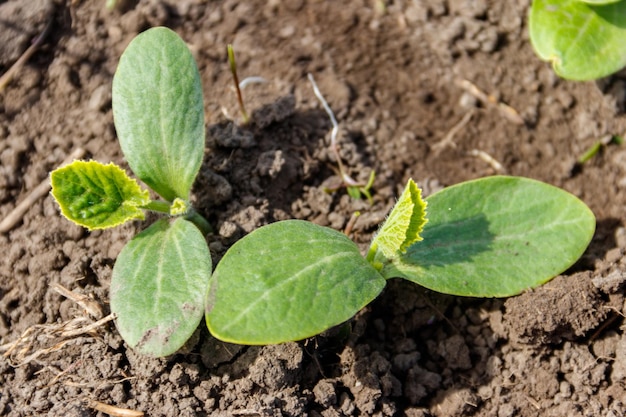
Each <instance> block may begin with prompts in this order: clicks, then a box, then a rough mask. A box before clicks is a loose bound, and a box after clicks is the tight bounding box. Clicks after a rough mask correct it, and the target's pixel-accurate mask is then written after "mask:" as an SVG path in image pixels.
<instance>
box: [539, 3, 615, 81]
mask: <svg viewBox="0 0 626 417" xmlns="http://www.w3.org/2000/svg"><path fill="white" fill-rule="evenodd" d="M589 3H591V2H582V1H579V0H534V1H533V3H532V6H531V9H530V15H529V22H528V26H529V30H530V40H531V43H532V45H533V47H534V49H535V51H536V52H537V55H539V57H540V58H541V59H544V60H546V61H550V62H551V63H552V65H553V67H554V71H555V72H556V73H557V74H559V75H560V76H561V77H563V78H568V79H572V80H593V79H597V78H601V77H605V76H607V75H610V74H612V73H614V72H616V71H618V70H620V69H621V68H623V67H624V66H626V41H624V39H626V0H621V1H617V2H612V3H611V4H608V3H610V2H608V1H606V0H604V1H603V3H604V4H600V3H601V2H594V3H597V4H589Z"/></svg>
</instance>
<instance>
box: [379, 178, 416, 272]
mask: <svg viewBox="0 0 626 417" xmlns="http://www.w3.org/2000/svg"><path fill="white" fill-rule="evenodd" d="M426 222H427V220H426V203H425V202H424V200H422V191H421V190H420V189H419V187H418V186H417V184H415V182H414V181H413V180H412V179H409V182H408V183H407V185H406V187H405V189H404V191H403V192H402V195H401V196H400V199H399V200H398V201H397V202H396V205H395V206H394V207H393V209H392V210H391V213H389V216H388V217H387V220H385V222H384V223H383V225H382V226H381V228H380V230H379V231H378V233H377V234H376V237H374V240H373V241H372V244H371V246H370V250H369V253H368V256H367V258H368V260H369V261H370V262H372V264H373V265H375V266H376V267H377V268H382V266H383V264H384V263H386V262H388V261H389V260H391V259H393V258H396V257H398V256H399V255H401V254H403V253H405V252H406V250H407V248H408V247H410V246H411V245H413V244H414V243H415V242H419V241H420V240H422V238H421V237H420V233H421V231H422V229H423V228H424V225H425V224H426Z"/></svg>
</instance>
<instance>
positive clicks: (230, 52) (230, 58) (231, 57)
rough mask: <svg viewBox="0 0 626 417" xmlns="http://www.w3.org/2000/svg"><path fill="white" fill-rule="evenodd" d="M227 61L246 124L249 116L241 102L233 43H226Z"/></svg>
mask: <svg viewBox="0 0 626 417" xmlns="http://www.w3.org/2000/svg"><path fill="white" fill-rule="evenodd" d="M227 49H228V63H229V64H230V72H232V74H233V81H234V82H235V89H236V90H237V100H238V101H239V110H240V111H241V116H242V117H243V123H244V124H248V122H249V121H250V117H248V112H246V107H245V106H244V104H243V96H242V95H241V88H240V87H239V77H238V76H237V64H236V63H235V51H233V45H231V44H228V47H227Z"/></svg>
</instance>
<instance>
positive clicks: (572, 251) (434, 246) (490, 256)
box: [382, 176, 595, 297]
mask: <svg viewBox="0 0 626 417" xmlns="http://www.w3.org/2000/svg"><path fill="white" fill-rule="evenodd" d="M426 201H427V202H428V208H429V210H428V212H429V219H428V223H427V224H426V226H425V227H424V230H423V232H422V237H423V238H424V240H423V241H421V242H418V243H416V244H414V245H413V246H411V247H410V248H409V249H408V250H407V252H406V254H405V255H403V256H401V257H400V258H397V259H395V260H393V261H392V263H390V264H388V265H386V266H385V268H384V269H383V271H382V273H383V275H384V276H385V277H386V278H393V277H401V278H405V279H408V280H409V281H413V282H415V283H417V284H419V285H422V286H424V287H427V288H430V289H432V290H434V291H438V292H442V293H447V294H454V295H462V296H472V297H506V296H511V295H515V294H518V293H520V292H522V291H524V290H526V289H529V288H533V287H536V286H538V285H541V284H543V283H545V282H547V281H548V280H550V279H551V278H553V277H554V276H556V275H558V274H560V273H561V272H563V271H565V270H566V269H567V268H569V267H570V266H571V265H573V264H574V262H576V260H577V259H578V258H579V257H580V256H581V255H582V253H583V252H584V251H585V249H586V248H587V245H588V244H589V242H590V241H591V238H592V236H593V233H594V230H595V217H594V215H593V213H592V212H591V210H589V208H588V207H587V206H586V205H585V204H584V203H583V202H582V201H580V200H579V199H578V198H576V197H574V196H573V195H571V194H569V193H568V192H566V191H563V190H561V189H559V188H556V187H553V186H551V185H548V184H545V183H542V182H539V181H535V180H531V179H527V178H519V177H505V176H495V177H488V178H483V179H479V180H474V181H468V182H465V183H461V184H458V185H455V186H453V187H449V188H445V189H444V190H442V191H440V192H438V193H435V194H433V195H432V196H430V197H429V198H427V199H426Z"/></svg>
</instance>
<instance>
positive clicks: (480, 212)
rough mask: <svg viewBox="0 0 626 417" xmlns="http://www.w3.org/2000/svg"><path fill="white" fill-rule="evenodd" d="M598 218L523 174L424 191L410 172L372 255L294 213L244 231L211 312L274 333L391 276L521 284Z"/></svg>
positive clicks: (264, 338)
mask: <svg viewBox="0 0 626 417" xmlns="http://www.w3.org/2000/svg"><path fill="white" fill-rule="evenodd" d="M426 204H428V221H426ZM594 230H595V217H594V216H593V213H591V211H590V210H589V208H588V207H587V206H586V205H585V204H584V203H583V202H581V201H580V200H579V199H577V198H576V197H574V196H573V195H571V194H569V193H567V192H565V191H563V190H561V189H558V188H556V187H553V186H550V185H548V184H544V183H541V182H538V181H534V180H530V179H527V178H519V177H507V176H495V177H488V178H483V179H479V180H475V181H468V182H465V183H461V184H458V185H455V186H453V187H449V188H446V189H444V190H442V191H440V192H438V193H436V194H433V195H432V196H430V197H429V198H428V199H427V200H426V201H423V200H422V198H421V191H420V190H419V188H418V187H417V185H416V184H415V183H414V182H413V181H412V180H409V182H408V184H407V186H406V188H405V190H404V192H403V193H402V195H401V197H400V198H399V199H398V201H397V203H396V205H395V206H394V208H393V209H392V211H391V213H390V214H389V216H388V218H387V220H386V221H385V222H384V223H383V225H382V226H381V227H380V230H379V232H378V233H377V235H376V236H375V237H374V238H373V240H372V243H371V246H370V250H369V252H368V254H367V257H366V258H365V259H364V258H363V257H362V256H361V254H360V253H359V250H358V247H357V246H356V244H355V243H353V242H351V241H350V240H349V239H347V238H346V237H345V236H344V235H343V234H341V233H339V232H336V231H333V230H330V229H328V228H325V227H322V226H318V225H314V224H311V223H307V222H303V221H298V220H288V221H282V222H277V223H273V224H270V225H268V226H264V227H261V228H259V229H257V230H255V231H254V232H252V233H250V234H249V235H247V236H245V237H244V238H243V239H241V240H240V241H238V242H237V243H235V244H234V245H233V246H232V247H231V248H230V249H229V250H228V252H227V253H226V255H225V256H224V257H223V258H222V260H221V261H220V263H219V264H218V265H217V268H216V269H215V272H214V273H213V276H212V277H211V283H210V289H209V296H208V300H207V314H206V321H207V325H208V327H209V329H210V330H211V333H212V334H213V335H215V336H216V337H218V338H220V339H222V340H225V341H229V342H234V343H243V344H267V343H278V342H284V341H288V340H297V339H302V338H305V337H309V336H313V335H315V334H318V333H320V332H322V331H324V330H326V329H328V328H329V327H330V326H333V325H337V324H340V323H342V322H344V321H345V320H347V319H348V318H350V317H352V316H353V315H354V314H356V312H358V311H359V310H360V309H361V308H362V307H363V306H365V305H366V304H368V303H369V302H370V301H372V300H373V299H374V298H376V296H378V294H380V292H381V291H382V289H383V288H384V285H385V282H386V280H387V279H391V278H404V279H407V280H409V281H412V282H415V283H416V284H419V285H422V286H424V287H427V288H430V289H432V290H434V291H438V292H442V293H448V294H456V295H462V296H472V297H506V296H510V295H515V294H519V293H520V292H522V291H525V290H526V289H529V288H533V287H536V286H538V285H541V284H542V283H544V282H546V281H547V280H549V279H550V278H552V277H554V276H555V275H557V274H559V273H561V272H563V271H564V270H566V269H567V268H569V267H570V266H571V265H572V264H573V263H574V262H575V261H576V260H577V259H578V258H579V257H580V255H582V253H583V252H584V250H585V249H586V248H587V245H588V244H589V242H590V241H591V237H592V236H593V232H594Z"/></svg>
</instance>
